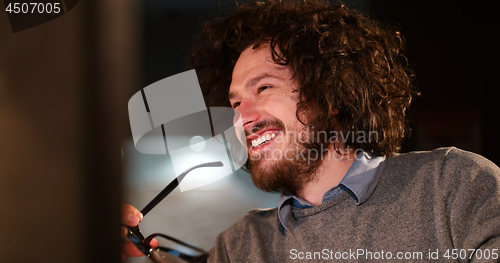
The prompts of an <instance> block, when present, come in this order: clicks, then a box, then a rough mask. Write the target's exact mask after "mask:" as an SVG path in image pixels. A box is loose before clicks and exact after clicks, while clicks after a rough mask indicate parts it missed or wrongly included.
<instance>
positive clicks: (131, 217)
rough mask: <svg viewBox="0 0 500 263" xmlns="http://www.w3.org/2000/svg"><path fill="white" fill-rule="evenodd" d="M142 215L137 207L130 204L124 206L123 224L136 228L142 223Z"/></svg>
mask: <svg viewBox="0 0 500 263" xmlns="http://www.w3.org/2000/svg"><path fill="white" fill-rule="evenodd" d="M141 220H142V214H141V212H139V210H137V209H136V208H135V207H133V206H131V205H129V204H123V206H122V224H124V225H126V226H136V225H138V224H139V222H141Z"/></svg>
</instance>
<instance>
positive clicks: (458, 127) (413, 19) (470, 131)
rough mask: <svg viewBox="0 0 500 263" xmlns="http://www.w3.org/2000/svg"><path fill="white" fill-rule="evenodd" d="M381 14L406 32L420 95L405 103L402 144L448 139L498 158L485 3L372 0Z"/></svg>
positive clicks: (490, 28)
mask: <svg viewBox="0 0 500 263" xmlns="http://www.w3.org/2000/svg"><path fill="white" fill-rule="evenodd" d="M370 8H371V10H372V11H373V13H374V14H375V16H376V17H378V18H379V19H381V20H384V21H386V22H388V23H390V24H392V25H396V26H398V27H399V29H400V30H401V32H402V34H403V35H404V36H405V37H406V40H407V41H406V51H407V52H406V56H407V58H408V60H409V62H410V64H411V65H412V66H413V68H414V69H415V72H416V79H417V85H418V88H419V89H420V91H421V96H420V97H419V98H416V99H415V100H414V103H413V105H412V108H411V118H412V122H411V126H412V128H413V134H412V137H411V139H410V140H409V141H408V143H407V144H406V145H405V149H406V150H428V149H430V148H435V147H441V146H449V145H454V146H457V147H460V148H463V149H466V150H470V151H473V152H476V153H479V154H482V155H484V156H486V157H487V158H489V159H490V160H492V161H494V162H495V163H497V164H499V163H500V154H499V153H498V151H496V149H497V148H498V146H500V145H499V140H498V138H497V136H496V133H497V131H498V128H499V121H500V119H499V116H498V112H499V111H498V109H497V108H496V106H497V105H498V103H499V101H498V96H497V95H498V92H497V90H498V88H499V84H498V82H497V76H498V72H499V70H500V67H499V64H498V60H499V55H498V52H497V51H496V50H495V48H496V46H497V43H498V42H497V39H498V37H497V36H496V33H495V32H497V31H498V30H497V28H498V26H499V25H500V23H499V22H500V21H499V19H497V18H496V17H498V16H495V15H494V14H493V8H492V6H491V5H489V4H488V3H486V2H485V1H483V2H474V4H473V5H472V4H467V3H465V2H463V1H432V2H431V1H426V0H424V1H418V2H417V1H394V0H376V1H375V0H373V1H371V3H370Z"/></svg>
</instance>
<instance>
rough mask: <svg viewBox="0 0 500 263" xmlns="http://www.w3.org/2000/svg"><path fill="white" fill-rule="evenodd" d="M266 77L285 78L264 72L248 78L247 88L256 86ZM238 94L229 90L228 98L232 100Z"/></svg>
mask: <svg viewBox="0 0 500 263" xmlns="http://www.w3.org/2000/svg"><path fill="white" fill-rule="evenodd" d="M265 78H276V79H280V80H283V78H281V77H278V76H276V75H273V74H269V73H262V74H260V75H258V76H257V77H253V78H251V79H250V80H248V81H247V83H246V84H245V89H247V88H249V87H252V86H254V85H255V84H257V82H259V81H260V80H261V79H265ZM236 96H237V93H235V92H229V94H228V99H229V100H231V99H232V98H234V97H236Z"/></svg>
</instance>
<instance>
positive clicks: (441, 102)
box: [143, 0, 500, 164]
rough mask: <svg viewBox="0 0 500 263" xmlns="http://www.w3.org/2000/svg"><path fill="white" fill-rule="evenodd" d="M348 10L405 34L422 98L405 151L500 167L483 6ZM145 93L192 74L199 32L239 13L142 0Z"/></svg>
mask: <svg viewBox="0 0 500 263" xmlns="http://www.w3.org/2000/svg"><path fill="white" fill-rule="evenodd" d="M345 3H346V4H347V6H349V7H351V8H356V9H360V10H363V11H364V12H367V13H368V14H370V15H371V16H373V17H375V18H377V19H379V20H382V21H385V22H387V23H389V24H390V25H392V26H394V27H396V28H397V29H398V30H400V31H401V32H402V34H403V36H404V37H405V38H406V52H405V54H406V56H407V58H408V60H409V63H410V65H411V66H412V67H413V69H414V70H415V72H416V80H417V82H416V83H417V86H418V88H419V90H420V91H421V96H420V97H417V98H415V100H414V102H413V105H412V107H411V109H410V112H409V115H410V126H411V128H412V133H411V137H410V138H409V139H408V140H406V142H405V143H404V145H403V149H402V152H405V151H410V150H430V149H433V148H437V147H443V146H456V147H459V148H462V149H465V150H469V151H473V152H475V153H479V154H482V155H484V156H486V157H487V158H489V159H490V160H492V161H493V162H495V163H496V164H499V163H500V154H499V153H498V151H496V148H497V146H499V145H498V144H499V143H498V138H497V137H496V133H497V130H498V129H499V121H500V120H499V117H498V114H497V112H498V110H497V109H496V105H497V103H498V102H497V101H498V100H497V96H496V95H497V93H498V92H497V89H498V84H497V81H496V79H497V78H496V76H497V75H498V71H499V65H498V62H497V61H498V58H499V56H498V52H497V51H496V50H495V48H496V45H497V41H496V39H497V36H496V35H497V32H498V26H499V25H500V23H499V19H498V18H497V17H498V15H496V12H495V11H494V9H493V6H492V5H491V4H489V3H487V2H485V1H483V2H478V1H475V2H474V3H469V2H465V1H450V0H445V1H443V0H440V1H430V0H424V1H396V0H371V1H370V0H356V1H347V2H345ZM143 6H144V52H145V53H144V65H145V67H144V79H143V81H144V86H146V85H148V84H151V83H153V82H155V81H158V80H160V79H163V78H165V77H168V76H171V75H174V74H177V73H180V72H182V71H185V70H187V69H188V68H187V66H186V63H185V62H186V60H187V54H188V50H189V48H190V47H191V44H192V40H193V37H194V36H195V35H196V33H197V32H198V31H199V29H200V25H201V24H202V23H203V22H204V21H207V20H209V19H211V18H213V17H216V16H223V15H224V14H227V13H228V12H230V11H231V10H234V8H235V6H236V5H235V2H234V1H224V0H215V1H201V0H200V1H194V0H193V1H184V2H177V1H175V2H171V1H168V2H166V1H159V0H145V1H144V2H143Z"/></svg>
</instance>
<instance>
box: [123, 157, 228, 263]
mask: <svg viewBox="0 0 500 263" xmlns="http://www.w3.org/2000/svg"><path fill="white" fill-rule="evenodd" d="M221 166H223V164H222V162H220V161H219V162H210V163H203V164H199V165H196V166H193V167H191V168H189V169H187V170H186V171H184V172H183V173H181V174H180V175H179V176H177V177H176V178H175V179H174V180H173V181H172V182H170V183H169V184H168V185H167V186H166V187H165V188H164V189H163V190H162V191H161V192H160V193H159V194H158V195H157V196H156V197H155V198H153V200H151V201H150V202H149V203H148V204H147V205H146V206H145V207H144V208H143V209H142V210H141V213H142V215H143V217H144V216H146V214H147V213H148V212H149V211H151V210H152V209H153V208H154V207H155V206H156V205H157V204H158V203H160V202H161V201H162V200H163V199H164V198H165V197H167V196H168V195H169V194H170V193H171V192H172V191H173V190H174V189H175V188H176V187H177V186H178V185H179V184H180V182H181V181H182V180H183V179H184V178H185V177H186V175H187V174H188V173H189V172H191V171H192V170H194V169H197V168H202V167H221ZM125 228H127V238H128V239H129V240H130V241H131V242H132V243H134V245H135V246H136V247H137V249H138V250H139V251H140V252H141V253H143V254H144V255H145V256H146V257H148V258H149V259H151V260H152V261H154V262H157V261H156V260H154V258H153V257H152V253H153V252H155V251H157V250H161V251H163V252H166V253H169V254H170V255H172V256H174V257H178V258H181V259H183V260H185V261H187V262H190V263H201V262H205V261H206V259H207V257H208V254H207V252H206V251H204V250H203V249H200V248H197V247H195V246H192V245H190V244H187V243H185V242H183V241H180V240H178V239H176V238H173V237H170V236H167V235H164V234H160V233H155V234H151V235H149V236H148V237H147V238H144V236H143V235H142V233H141V231H139V225H137V226H135V227H130V226H125ZM157 236H160V237H163V238H165V239H168V240H170V241H173V242H176V243H178V244H180V245H183V246H186V247H189V248H191V249H193V250H195V251H198V252H200V253H201V255H199V256H191V255H188V254H185V253H182V252H180V251H178V250H175V249H171V248H167V247H161V246H159V247H155V248H153V247H151V246H150V245H149V243H150V242H151V240H152V239H153V238H155V237H157ZM171 252H175V253H171Z"/></svg>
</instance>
